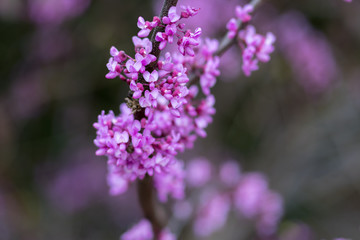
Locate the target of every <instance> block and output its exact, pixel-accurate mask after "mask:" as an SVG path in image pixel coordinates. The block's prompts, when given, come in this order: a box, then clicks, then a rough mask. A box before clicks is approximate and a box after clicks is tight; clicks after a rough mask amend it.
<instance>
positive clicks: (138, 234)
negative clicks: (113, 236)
mask: <svg viewBox="0 0 360 240" xmlns="http://www.w3.org/2000/svg"><path fill="white" fill-rule="evenodd" d="M153 237H154V234H153V230H152V227H151V223H150V222H149V221H148V220H147V219H143V220H141V221H140V222H139V223H137V224H136V225H134V226H133V227H132V228H131V229H130V230H128V231H127V232H125V233H124V234H123V235H121V237H120V239H121V240H152V239H153Z"/></svg>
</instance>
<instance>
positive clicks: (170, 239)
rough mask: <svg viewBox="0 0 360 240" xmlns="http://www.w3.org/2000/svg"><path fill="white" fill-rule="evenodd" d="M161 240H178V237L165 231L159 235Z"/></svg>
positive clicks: (167, 230)
mask: <svg viewBox="0 0 360 240" xmlns="http://www.w3.org/2000/svg"><path fill="white" fill-rule="evenodd" d="M159 240H176V236H175V235H174V234H173V233H172V232H170V231H169V229H163V230H162V231H161V232H160V234H159Z"/></svg>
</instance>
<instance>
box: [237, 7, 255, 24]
mask: <svg viewBox="0 0 360 240" xmlns="http://www.w3.org/2000/svg"><path fill="white" fill-rule="evenodd" d="M253 10H254V7H253V6H252V5H250V4H246V5H245V6H244V7H241V6H236V8H235V13H236V17H237V18H238V19H239V20H241V21H242V22H248V21H250V20H251V16H250V15H249V13H251V12H252V11H253Z"/></svg>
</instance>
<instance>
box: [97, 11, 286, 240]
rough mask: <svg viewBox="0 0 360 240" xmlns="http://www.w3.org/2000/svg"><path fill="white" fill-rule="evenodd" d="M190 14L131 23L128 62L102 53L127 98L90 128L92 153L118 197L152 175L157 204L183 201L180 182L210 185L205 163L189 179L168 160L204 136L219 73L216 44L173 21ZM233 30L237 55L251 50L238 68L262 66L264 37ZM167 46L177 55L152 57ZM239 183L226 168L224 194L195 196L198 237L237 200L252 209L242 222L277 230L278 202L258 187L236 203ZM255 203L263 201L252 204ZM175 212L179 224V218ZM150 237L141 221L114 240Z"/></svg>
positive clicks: (268, 45)
mask: <svg viewBox="0 0 360 240" xmlns="http://www.w3.org/2000/svg"><path fill="white" fill-rule="evenodd" d="M252 10H253V9H252V7H251V5H248V6H245V7H244V8H241V7H237V8H236V15H237V18H238V20H239V21H243V22H246V21H249V20H250V19H251V16H250V15H249V13H250V12H251V11H252ZM197 12H198V9H195V8H191V7H182V11H181V13H180V14H178V13H177V9H176V7H171V8H170V9H169V12H168V15H167V16H165V17H162V18H161V19H160V18H159V17H154V18H153V20H152V21H151V22H150V21H145V20H144V19H143V18H142V17H139V19H138V23H137V25H138V27H139V29H140V31H139V32H138V34H137V36H133V38H132V41H133V44H134V48H135V56H134V57H131V56H129V55H128V54H126V53H125V52H124V51H119V50H118V49H116V48H115V47H112V48H111V49H110V55H111V57H110V59H109V62H108V63H107V68H108V70H109V73H108V74H107V75H106V77H107V78H109V79H113V78H117V77H119V78H120V79H121V80H123V81H124V82H125V83H127V84H128V86H129V97H128V98H127V99H126V104H125V103H123V104H121V105H120V114H119V115H115V114H114V112H113V111H110V112H109V113H108V114H105V112H104V111H103V112H102V113H101V115H99V117H98V121H97V122H96V123H94V127H95V128H96V130H97V137H96V139H95V140H94V143H95V145H96V146H97V147H98V150H97V151H96V154H97V155H99V156H107V158H108V164H109V168H108V179H107V180H108V183H109V185H110V193H111V194H113V195H117V194H122V193H124V192H125V191H127V189H128V186H129V183H130V182H132V181H135V180H136V179H143V178H144V177H145V176H146V175H149V176H153V183H154V187H155V189H156V190H157V195H158V198H159V200H160V201H161V202H165V201H167V199H168V197H169V196H171V197H172V198H175V199H178V200H181V199H183V198H184V197H185V180H187V181H188V183H189V185H190V186H193V187H200V186H203V185H204V184H206V182H208V181H209V180H210V178H211V172H212V169H213V167H212V166H211V165H210V163H209V162H208V161H207V160H206V159H198V161H197V162H193V163H192V164H190V167H189V168H188V169H193V170H192V171H193V172H191V171H190V172H188V173H186V172H185V169H184V164H183V162H181V161H179V160H178V159H177V158H176V157H177V154H178V153H179V152H182V151H184V150H185V149H187V148H192V147H193V144H194V141H195V140H196V138H197V137H198V136H200V137H206V131H205V128H206V127H207V126H208V124H209V123H211V122H212V115H213V114H214V113H215V109H214V104H215V97H214V96H213V95H212V94H211V88H212V87H213V86H214V85H215V83H216V77H217V76H219V74H220V72H219V69H218V68H219V62H220V60H219V56H217V55H218V50H219V42H218V41H217V40H211V39H205V40H203V39H201V38H200V36H201V29H200V28H197V29H195V31H194V32H192V31H191V30H185V24H184V23H181V22H180V21H181V20H182V19H186V18H188V17H192V16H194V15H196V14H197ZM238 27H239V26H236V29H237V30H236V34H237V35H236V34H235V35H236V37H237V38H238V40H239V44H240V45H241V46H243V45H244V44H246V46H245V47H244V48H245V50H244V52H245V51H247V52H249V51H250V50H251V51H252V54H253V55H250V54H249V53H247V55H246V56H247V58H246V61H244V63H243V64H251V65H252V66H255V65H256V66H257V61H258V60H260V61H268V60H269V54H270V53H271V51H272V50H273V49H272V43H273V40H274V38H271V37H272V35H271V34H268V35H269V36H267V37H266V38H265V37H262V36H261V35H258V34H256V33H255V31H252V28H251V27H250V26H248V28H246V29H245V30H241V31H239V30H238ZM159 29H160V30H159ZM161 29H162V30H161ZM151 31H154V34H155V40H154V41H155V42H151V41H150V40H149V39H148V38H147V36H148V35H149V34H150V32H151ZM235 35H234V36H235ZM174 38H177V40H175V39H174ZM175 42H176V44H177V51H175V52H172V53H170V52H166V53H165V54H164V55H163V56H157V54H158V53H157V52H158V51H157V50H163V49H165V47H166V46H167V45H169V44H173V43H175ZM154 43H156V44H154ZM156 48H158V49H156ZM244 55H245V53H244ZM252 68H254V67H252ZM199 172H201V173H200V174H199ZM186 175H187V176H188V178H187V179H185V176H186ZM240 176H241V175H240V170H239V169H238V168H237V165H236V166H235V167H234V166H233V165H232V163H231V164H226V165H224V167H223V168H222V170H221V172H220V179H221V180H222V181H223V184H224V186H225V188H226V191H225V192H222V191H215V192H214V191H210V192H208V193H205V194H203V197H202V198H201V199H202V201H201V202H202V204H201V205H200V206H199V207H200V208H199V209H200V210H199V211H197V213H196V216H195V221H194V227H195V232H196V233H197V234H198V235H200V236H206V235H209V234H210V233H212V232H213V231H215V230H216V229H219V228H220V227H221V226H223V225H224V224H225V222H226V219H227V216H228V212H229V211H230V210H231V207H232V206H235V207H236V209H238V210H239V212H243V211H244V210H243V208H242V205H241V203H238V202H239V201H240V202H244V203H245V204H246V203H247V204H248V205H246V206H245V209H246V210H248V209H247V208H248V207H250V208H251V209H252V210H250V212H251V214H248V215H247V214H246V213H245V214H243V215H244V216H246V217H248V218H251V219H256V220H257V222H259V226H260V227H259V228H261V229H262V228H264V226H265V227H268V228H271V229H273V228H274V224H275V225H276V224H277V221H278V219H279V217H280V216H281V209H282V208H281V199H280V198H276V197H274V196H277V195H276V194H274V193H272V192H271V191H270V190H268V189H267V185H266V184H265V185H262V186H263V188H262V189H261V190H259V191H258V192H256V193H258V195H256V196H252V195H251V194H252V193H250V199H248V198H247V199H245V200H244V199H242V198H243V195H242V192H241V191H242V190H243V189H245V190H244V191H246V186H247V184H246V183H247V180H246V179H247V177H245V176H244V177H243V176H241V177H240ZM249 181H250V180H249ZM251 183H252V182H251V181H250V184H251ZM259 197H260V198H261V199H264V200H261V201H260V200H258V198H259ZM239 199H240V200H239ZM251 201H253V202H251ZM254 201H255V202H254ZM266 204H267V205H269V206H270V209H271V212H269V213H268V212H266V210H264V207H263V206H264V205H266ZM276 204H277V205H276ZM185 205H186V204H185ZM183 206H184V205H183ZM279 206H280V207H279ZM187 207H188V210H189V207H190V208H191V206H189V204H187ZM277 207H278V208H277ZM248 211H249V210H248ZM187 212H189V211H187ZM183 213H184V216H183V217H186V216H185V215H186V214H185V213H186V211H184V212H183ZM259 219H260V220H259ZM269 226H270V227H269ZM157 235H158V234H157ZM159 236H163V237H161V239H163V240H165V239H174V237H173V235H172V234H171V233H169V232H168V231H165V230H164V231H163V232H161V233H160V235H159ZM159 236H158V237H159ZM153 237H154V233H153V232H152V229H151V226H150V223H149V222H148V221H147V220H143V221H141V222H140V223H139V224H138V225H136V226H134V227H133V228H132V229H130V230H129V231H128V232H127V233H125V234H124V235H123V236H122V238H121V239H123V240H130V239H144V240H146V239H149V240H150V239H153Z"/></svg>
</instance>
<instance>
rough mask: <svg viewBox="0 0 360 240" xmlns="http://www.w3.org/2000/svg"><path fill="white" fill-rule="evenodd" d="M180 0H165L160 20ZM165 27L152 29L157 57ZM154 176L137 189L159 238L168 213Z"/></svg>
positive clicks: (138, 116)
mask: <svg viewBox="0 0 360 240" xmlns="http://www.w3.org/2000/svg"><path fill="white" fill-rule="evenodd" d="M177 2H178V0H165V1H164V4H163V7H162V9H161V13H160V16H159V17H160V20H161V19H162V18H163V17H164V16H167V15H168V12H169V9H170V8H171V7H172V6H176V4H177ZM164 31H165V28H164V27H161V26H158V27H156V28H154V29H153V30H152V34H151V38H150V40H151V42H152V46H153V48H152V51H151V54H153V55H154V56H155V57H156V59H158V58H159V56H160V49H159V45H160V43H159V42H157V41H156V40H155V37H156V34H157V33H158V32H164ZM156 64H157V61H154V62H152V63H151V64H149V65H148V67H147V68H146V69H147V70H148V71H150V72H152V71H153V70H154V69H155V67H156ZM143 117H145V114H144V109H142V111H139V112H136V113H135V118H136V119H138V120H141V119H142V118H143ZM153 189H154V187H153V178H152V177H150V176H149V175H146V176H145V178H144V179H143V180H139V181H138V185H137V190H138V197H139V203H140V206H141V209H142V211H143V213H144V216H145V218H147V219H148V220H149V221H150V222H151V225H152V228H153V232H154V236H155V239H158V236H159V234H160V232H161V230H162V229H163V228H164V227H165V226H166V222H167V219H166V214H165V210H164V209H163V208H162V207H161V206H160V205H159V204H157V202H156V200H155V199H154V196H153Z"/></svg>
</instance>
